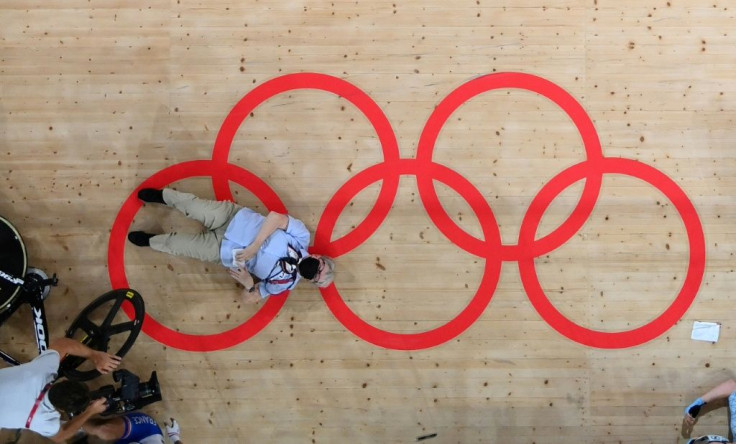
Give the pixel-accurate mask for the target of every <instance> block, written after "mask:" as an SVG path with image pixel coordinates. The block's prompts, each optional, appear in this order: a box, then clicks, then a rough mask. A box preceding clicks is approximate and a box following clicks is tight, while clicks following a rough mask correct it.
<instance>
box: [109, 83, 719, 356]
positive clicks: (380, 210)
mask: <svg viewBox="0 0 736 444" xmlns="http://www.w3.org/2000/svg"><path fill="white" fill-rule="evenodd" d="M508 88H514V89H522V90H527V91H532V92H535V93H537V94H540V95H542V96H544V97H546V98H547V99H549V100H551V101H552V102H554V103H555V104H557V105H558V106H559V107H560V108H561V109H562V110H563V111H564V112H565V113H566V114H567V115H568V116H569V117H570V119H571V120H572V121H573V123H574V124H575V126H576V127H577V129H578V131H579V133H580V135H581V138H582V141H583V146H584V149H585V154H586V160H585V161H583V162H581V163H578V164H576V165H574V166H572V167H569V168H567V169H566V170H564V171H563V172H561V173H559V174H558V175H557V176H555V177H554V178H552V180H551V181H550V182H549V183H548V184H546V185H545V186H544V187H542V189H541V190H540V192H539V194H538V195H537V196H536V197H535V198H534V199H533V201H532V203H531V204H530V206H529V209H528V210H527V212H526V214H525V215H524V218H523V221H522V226H521V229H520V231H519V240H518V243H517V245H503V244H502V243H501V236H500V233H499V229H498V224H497V223H496V219H495V216H494V214H493V211H492V210H491V208H490V205H489V204H488V202H487V201H486V200H485V198H484V197H483V195H482V194H481V193H480V191H478V189H477V188H475V187H474V186H473V185H472V184H471V183H470V182H469V181H468V180H467V179H465V178H464V177H463V176H461V175H460V174H458V173H457V172H455V171H454V170H452V169H450V168H448V167H446V166H443V165H441V164H438V163H435V162H433V161H432V153H433V150H434V145H435V142H436V140H437V137H438V135H439V132H440V130H441V129H442V127H443V125H444V124H445V122H446V121H447V119H448V118H449V117H450V116H451V115H452V113H453V112H455V110H457V109H458V108H459V107H460V105H462V104H463V103H465V102H467V101H468V100H470V99H471V98H473V97H475V96H477V95H479V94H481V93H484V92H488V91H492V90H496V89H508ZM295 89H317V90H322V91H326V92H330V93H333V94H336V95H338V96H340V97H342V98H344V99H346V100H348V101H349V102H351V103H352V104H353V105H354V106H355V107H356V108H357V109H358V110H360V111H361V112H362V113H363V114H364V115H365V117H366V118H367V119H368V121H369V122H370V123H371V125H372V126H373V128H374V130H375V131H376V135H377V136H378V138H379V141H380V143H381V148H382V151H383V157H384V160H383V162H381V163H379V164H376V165H373V166H371V167H369V168H367V169H365V170H363V171H361V172H359V173H357V174H355V175H354V176H353V177H352V178H350V179H349V180H348V181H347V182H346V183H345V184H344V185H343V186H342V187H340V188H339V189H338V191H337V192H336V193H335V194H334V195H333V196H332V198H331V199H330V200H329V201H328V203H327V205H326V207H325V210H324V212H323V214H322V217H321V218H320V220H319V222H318V224H317V229H316V230H315V234H314V248H313V251H314V252H317V253H322V254H328V255H330V256H333V257H339V256H341V255H344V254H347V253H349V252H350V251H352V250H353V249H355V248H356V247H357V246H359V245H360V244H361V243H363V242H365V241H366V240H367V239H368V238H369V237H370V236H371V235H372V234H373V233H374V232H375V231H376V230H377V229H378V227H379V226H380V225H381V224H382V223H383V221H384V220H385V218H386V217H387V215H388V213H389V210H390V208H391V206H392V204H393V201H394V198H395V196H396V193H397V190H398V184H399V179H400V176H402V175H413V176H415V177H416V181H417V187H418V190H419V195H420V197H421V200H422V203H423V205H424V207H425V210H426V211H427V213H428V214H429V216H430V218H431V219H432V221H433V222H434V223H435V225H436V226H437V227H438V229H439V230H440V232H442V233H443V234H444V235H445V236H446V237H447V238H448V239H449V240H450V241H451V242H453V243H455V244H456V245H458V246H459V247H460V248H462V249H463V250H465V251H467V252H468V253H471V254H473V255H475V256H477V257H480V258H483V259H485V261H486V263H485V267H484V271H483V276H482V279H481V282H480V284H479V286H478V289H477V291H476V293H475V295H474V296H473V298H472V300H471V301H470V303H469V304H468V306H467V307H466V308H465V309H464V310H462V311H461V313H460V314H459V315H457V316H456V317H455V318H454V319H452V320H450V321H449V322H448V323H447V324H445V325H443V326H440V327H438V328H435V329H433V330H429V331H425V332H421V333H412V334H403V333H392V332H387V331H384V330H381V329H378V328H376V327H374V326H372V325H370V324H368V323H367V322H365V321H363V320H362V319H360V318H359V317H358V316H357V315H356V314H355V313H354V312H352V310H350V308H349V307H348V306H347V304H346V303H345V301H344V300H343V299H342V297H341V296H340V293H339V291H338V289H337V286H336V285H335V284H334V283H333V284H332V285H330V286H329V287H327V288H324V289H321V292H322V297H323V298H324V300H325V303H326V304H327V306H328V308H329V309H330V310H331V311H332V313H333V314H334V316H335V317H336V318H337V320H338V321H339V322H340V323H342V324H343V325H344V326H345V327H346V328H347V329H349V330H350V331H351V332H352V333H354V334H355V335H357V336H358V337H360V338H361V339H363V340H365V341H368V342H370V343H372V344H375V345H378V346H381V347H385V348H390V349H397V350H416V349H424V348H429V347H433V346H436V345H439V344H442V343H444V342H446V341H449V340H451V339H453V338H455V337H456V336H458V335H459V334H460V333H462V332H463V331H465V329H467V328H468V327H470V325H472V324H473V323H474V322H475V321H476V320H477V319H478V317H480V315H481V314H482V313H483V311H484V310H485V308H486V307H487V306H488V304H489V303H490V300H491V298H492V296H493V293H494V291H495V289H496V285H497V283H498V280H499V276H500V270H501V264H502V262H503V261H516V262H517V263H518V266H519V272H520V276H521V279H522V283H523V286H524V289H525V291H526V292H527V295H528V297H529V299H530V301H531V302H532V305H533V306H534V307H535V309H536V310H537V312H538V313H539V314H540V316H542V318H543V319H544V320H545V321H546V322H547V323H548V324H549V325H550V326H551V327H552V328H554V329H555V330H557V331H558V332H560V333H561V334H563V335H564V336H566V337H568V338H570V339H572V340H574V341H576V342H578V343H580V344H583V345H588V346H592V347H598V348H624V347H631V346H635V345H639V344H643V343H645V342H648V341H650V340H652V339H654V338H656V337H657V336H659V335H661V334H662V333H664V332H665V331H666V330H667V329H669V328H670V327H671V326H672V325H674V324H675V323H676V322H677V321H678V320H679V319H680V318H681V317H682V315H683V314H684V313H685V312H686V311H687V309H688V308H689V306H690V305H691V304H692V302H693V300H694V299H695V296H696V294H697V291H698V289H699V287H700V283H701V281H702V278H703V273H704V270H705V240H704V235H703V229H702V226H701V224H700V220H699V218H698V215H697V212H696V211H695V208H694V207H693V205H692V203H691V202H690V201H689V200H688V198H687V196H686V195H685V193H684V192H683V191H682V190H681V189H680V188H679V187H678V186H677V184H675V183H674V182H673V181H672V180H671V179H669V178H668V177H667V176H666V175H664V174H663V173H661V172H659V171H658V170H656V169H654V168H652V167H650V166H647V165H645V164H642V163H639V162H636V161H633V160H625V159H617V158H607V157H604V156H603V154H602V152H601V146H600V141H599V139H598V135H597V133H596V130H595V127H594V125H593V122H592V121H591V120H590V118H589V117H588V115H587V113H586V112H585V110H584V109H583V108H582V107H581V106H580V104H579V103H578V102H577V101H576V100H575V99H574V98H573V97H572V96H570V95H569V94H568V93H567V92H565V91H564V90H563V89H562V88H560V87H559V86H557V85H555V84H554V83H551V82H549V81H547V80H545V79H542V78H540V77H536V76H533V75H529V74H522V73H499V74H490V75H486V76H482V77H478V78H475V79H473V80H470V81H469V82H467V83H465V84H463V85H461V86H460V87H458V88H457V89H455V90H454V91H452V92H451V93H450V94H449V95H448V96H447V97H446V98H445V99H444V100H442V102H441V103H440V104H439V105H438V106H437V108H435V110H434V112H433V113H432V115H431V116H430V117H429V119H428V121H427V123H426V125H425V127H424V130H423V132H422V134H421V137H420V140H419V145H418V149H417V157H416V159H402V158H400V157H399V151H398V146H397V142H396V138H395V135H394V132H393V129H392V127H391V125H390V123H389V122H388V119H387V118H386V116H385V115H384V114H383V112H382V111H381V109H380V108H379V107H378V105H377V104H376V103H375V102H374V101H373V100H372V99H371V98H370V97H369V96H368V95H366V94H365V93H364V92H363V91H361V90H360V89H358V88H357V87H355V86H353V85H352V84H350V83H348V82H346V81H344V80H341V79H338V78H336V77H332V76H328V75H324V74H314V73H300V74H288V75H284V76H281V77H277V78H275V79H272V80H270V81H268V82H265V83H263V84H262V85H259V86H258V87H256V88H255V89H254V90H252V91H251V92H249V93H248V94H246V95H245V96H244V97H243V98H242V99H241V100H240V101H239V102H238V103H237V104H236V105H235V107H234V108H233V109H232V111H231V112H230V114H229V115H228V116H227V118H226V119H225V121H224V122H223V125H222V128H221V129H220V132H219V133H218V136H217V139H216V141H215V147H214V150H213V155H212V159H211V160H198V161H191V162H184V163H180V164H177V165H173V166H171V167H168V168H166V169H164V170H162V171H160V172H158V173H156V174H154V175H153V176H151V177H150V178H149V179H147V180H146V181H144V182H143V183H142V184H141V185H140V186H139V187H138V188H137V189H136V190H135V191H134V192H133V193H132V194H131V195H130V196H129V197H128V199H127V200H126V201H125V203H124V204H123V207H122V209H121V210H120V213H119V214H118V217H117V219H116V220H115V223H114V225H113V229H112V231H111V234H110V245H109V250H108V263H109V272H110V281H111V283H112V286H113V287H114V288H121V287H128V282H127V278H126V276H125V264H124V260H123V258H124V254H123V253H124V248H125V235H126V233H127V232H128V230H129V228H130V224H131V222H132V220H133V217H134V216H135V214H136V213H137V211H138V210H139V209H140V207H141V204H140V202H138V201H137V199H136V197H135V196H136V194H137V190H138V189H140V188H144V187H163V186H167V185H169V184H170V183H172V182H174V181H177V180H182V179H185V178H188V177H193V176H210V177H212V184H213V187H214V190H215V195H216V196H217V198H218V199H232V194H231V192H230V189H229V181H234V182H236V183H238V184H239V185H241V186H243V187H245V188H247V189H248V190H250V191H251V192H253V193H254V194H255V195H256V196H257V197H259V199H261V201H262V202H263V203H264V204H265V205H266V207H268V208H269V209H270V210H276V211H281V212H285V211H286V209H285V208H284V205H283V203H282V202H281V201H280V199H279V198H278V196H277V195H276V194H275V193H274V192H273V190H271V189H270V188H269V187H268V185H266V184H265V183H264V182H263V181H262V180H260V179H259V178H257V177H256V176H255V175H253V174H251V173H250V172H248V171H247V170H245V169H242V168H240V167H238V166H236V165H233V164H230V163H229V162H228V155H229V150H230V146H231V144H232V141H233V138H234V136H235V133H236V132H237V130H238V128H239V127H240V125H241V124H242V122H243V121H244V120H245V119H246V118H247V117H248V116H249V115H250V113H251V111H253V110H254V109H255V108H256V107H257V106H259V105H260V104H261V103H263V102H264V101H266V100H268V99H269V98H271V97H273V96H275V95H277V94H281V93H283V92H286V91H290V90H295ZM604 174H624V175H628V176H631V177H635V178H638V179H641V180H644V181H646V182H648V183H650V184H651V185H654V186H655V187H657V188H658V189H659V190H660V191H661V192H662V193H664V194H665V195H666V196H667V197H668V198H669V199H670V200H671V201H672V203H673V205H674V206H675V208H676V209H677V211H678V212H679V214H680V215H681V217H682V219H683V222H684V224H685V228H686V231H687V235H688V240H689V242H690V262H689V266H688V270H687V276H686V279H685V280H684V282H683V285H682V288H681V289H680V292H679V294H678V296H677V297H676V299H675V300H674V302H673V303H672V305H671V306H670V307H669V308H668V309H667V310H665V311H664V313H662V314H661V315H659V316H658V317H657V318H656V319H654V320H653V321H651V322H649V323H648V324H646V325H644V326H641V327H638V328H635V329H633V330H629V331H624V332H601V331H595V330H590V329H586V328H584V327H581V326H579V325H577V324H575V323H574V322H572V321H570V320H568V319H567V318H565V317H564V316H563V315H562V314H560V312H559V311H558V310H556V309H555V308H554V306H553V305H552V304H551V303H550V301H549V299H548V298H547V297H546V295H545V294H544V291H543V290H542V288H541V284H540V283H539V281H538V279H537V276H536V270H535V268H534V259H535V258H536V257H539V256H541V255H544V254H547V253H549V252H551V251H553V250H555V249H557V248H559V247H560V246H561V245H562V244H564V243H565V242H567V241H568V240H569V239H570V238H571V237H572V236H573V235H574V234H575V233H576V232H577V231H578V230H579V229H580V228H581V227H582V226H583V225H584V223H585V222H586V221H587V219H588V217H589V216H590V214H591V212H592V211H593V207H594V205H595V202H596V200H597V198H598V195H599V192H600V187H601V183H602V180H603V175H604ZM582 179H584V180H585V184H584V189H583V192H582V194H581V197H580V200H579V202H578V204H577V206H576V208H575V209H574V210H573V212H572V214H571V215H570V217H569V218H568V219H567V220H566V221H564V222H563V223H562V224H561V225H560V226H559V227H557V228H556V229H555V230H554V231H552V232H551V233H549V234H547V235H546V236H544V237H542V238H540V239H535V236H536V230H537V228H538V225H539V222H540V220H541V218H542V216H543V215H544V212H545V211H546V209H547V207H548V206H549V204H550V203H551V202H552V201H553V200H554V198H555V197H556V196H557V195H559V194H560V193H561V192H562V191H564V190H565V189H566V188H567V187H569V186H570V185H572V184H573V183H575V182H577V181H579V180H582ZM379 180H380V181H382V184H381V190H380V192H379V196H378V198H377V200H376V205H375V206H374V208H373V209H372V210H371V211H370V212H369V214H368V216H367V217H366V218H365V220H364V221H363V222H361V223H360V224H358V226H357V227H355V228H354V229H353V230H352V231H350V232H349V233H347V234H346V235H344V236H343V237H341V238H339V239H335V240H332V239H331V237H332V234H333V231H334V228H335V224H336V223H337V219H338V217H339V216H340V214H341V213H342V211H343V210H344V209H345V207H346V206H347V205H348V203H349V202H350V200H351V199H352V198H354V197H355V196H356V195H357V194H358V193H359V192H360V191H362V190H363V189H365V188H366V187H368V186H370V185H372V184H373V183H376V182H378V181H379ZM435 180H436V181H439V182H442V183H443V184H445V185H446V186H448V187H450V188H452V189H453V190H454V191H455V192H457V193H458V194H459V195H460V196H462V197H463V198H464V199H465V200H466V202H467V203H468V204H469V206H470V207H471V208H472V210H473V212H474V213H475V215H476V217H477V218H478V221H479V222H480V226H481V230H482V232H483V240H481V239H477V238H475V237H474V236H472V235H470V234H468V233H467V232H465V231H464V230H463V229H462V228H460V227H459V226H457V225H456V224H455V223H454V222H453V221H452V219H451V218H450V216H449V215H448V214H447V212H446V211H445V210H444V209H443V207H442V205H441V203H440V202H439V198H438V196H437V193H436V191H435V188H434V181H435ZM285 300H286V295H284V296H281V297H275V298H269V300H268V302H267V303H266V304H264V306H263V307H262V308H261V309H260V310H259V311H258V312H257V313H256V314H255V315H254V316H253V317H252V318H251V319H250V320H248V321H247V322H245V323H244V324H242V325H240V326H239V327H236V328H234V329H232V330H230V331H227V332H224V333H219V334H214V335H202V336H197V335H187V334H182V333H179V332H176V331H173V330H171V329H168V328H167V327H164V326H162V325H161V324H159V323H158V322H157V321H155V320H154V319H153V318H151V317H150V316H148V315H147V318H146V322H144V324H143V331H144V332H145V333H146V334H148V335H149V336H151V337H152V338H154V339H156V340H158V341H159V342H162V343H164V344H166V345H169V346H172V347H175V348H180V349H184V350H192V351H212V350H220V349H223V348H227V347H231V346H233V345H236V344H238V343H240V342H243V341H245V340H247V339H249V338H250V337H252V336H254V335H255V334H257V333H258V332H259V331H260V330H261V329H263V328H264V327H265V326H266V325H267V324H268V323H269V322H270V321H271V320H272V319H273V318H274V317H275V316H276V314H277V313H278V311H279V310H280V309H281V307H282V306H283V304H284V302H285Z"/></svg>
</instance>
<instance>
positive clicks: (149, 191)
mask: <svg viewBox="0 0 736 444" xmlns="http://www.w3.org/2000/svg"><path fill="white" fill-rule="evenodd" d="M138 199H140V200H142V201H143V202H148V203H160V204H164V205H166V202H164V191H163V190H157V189H155V188H143V189H142V190H140V191H138Z"/></svg>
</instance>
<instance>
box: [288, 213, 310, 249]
mask: <svg viewBox="0 0 736 444" xmlns="http://www.w3.org/2000/svg"><path fill="white" fill-rule="evenodd" d="M287 217H288V218H289V224H288V225H287V226H286V234H288V235H289V236H291V237H292V238H293V239H294V240H296V241H297V242H298V243H299V245H300V246H301V247H302V248H303V249H305V250H306V249H307V247H309V230H307V226H306V225H304V222H302V221H300V220H299V219H296V218H294V217H291V216H287Z"/></svg>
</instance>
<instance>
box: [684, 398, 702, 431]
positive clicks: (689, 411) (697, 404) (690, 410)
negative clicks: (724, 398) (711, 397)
mask: <svg viewBox="0 0 736 444" xmlns="http://www.w3.org/2000/svg"><path fill="white" fill-rule="evenodd" d="M704 405H705V402H704V401H703V399H702V398H698V399H696V400H695V401H693V403H692V404H690V405H689V406H687V407H685V418H684V419H685V423H686V424H689V425H692V424H694V423H695V418H697V417H698V413H700V408H701V407H703V406H704Z"/></svg>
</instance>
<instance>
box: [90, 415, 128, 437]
mask: <svg viewBox="0 0 736 444" xmlns="http://www.w3.org/2000/svg"><path fill="white" fill-rule="evenodd" d="M82 428H83V429H84V431H85V432H87V433H88V434H90V435H94V436H96V437H98V438H100V439H102V440H105V441H116V440H118V439H120V438H122V437H123V435H124V434H125V420H124V419H123V418H122V417H120V416H118V417H115V418H110V419H100V418H94V419H90V420H89V421H87V422H85V423H84V426H82Z"/></svg>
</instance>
